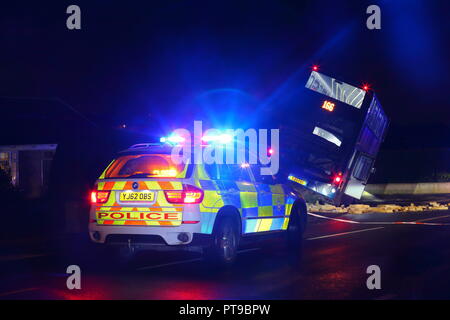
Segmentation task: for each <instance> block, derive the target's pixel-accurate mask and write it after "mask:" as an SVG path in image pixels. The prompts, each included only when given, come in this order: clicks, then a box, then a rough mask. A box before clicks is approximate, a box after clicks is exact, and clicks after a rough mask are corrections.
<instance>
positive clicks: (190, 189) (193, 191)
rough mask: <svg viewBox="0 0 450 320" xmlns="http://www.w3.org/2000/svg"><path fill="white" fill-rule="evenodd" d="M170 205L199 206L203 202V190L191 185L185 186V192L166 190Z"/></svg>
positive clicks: (165, 193)
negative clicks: (191, 204)
mask: <svg viewBox="0 0 450 320" xmlns="http://www.w3.org/2000/svg"><path fill="white" fill-rule="evenodd" d="M164 195H165V196H166V200H167V202H169V203H184V204H190V203H193V204H197V203H201V202H202V201H203V190H202V189H199V188H197V187H194V186H191V185H188V184H186V185H183V190H164Z"/></svg>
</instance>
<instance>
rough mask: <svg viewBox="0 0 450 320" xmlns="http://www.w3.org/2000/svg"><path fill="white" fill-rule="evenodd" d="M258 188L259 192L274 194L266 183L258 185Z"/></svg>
mask: <svg viewBox="0 0 450 320" xmlns="http://www.w3.org/2000/svg"><path fill="white" fill-rule="evenodd" d="M256 187H257V190H258V191H259V192H261V191H266V192H272V190H270V186H269V185H268V184H265V183H258V184H256Z"/></svg>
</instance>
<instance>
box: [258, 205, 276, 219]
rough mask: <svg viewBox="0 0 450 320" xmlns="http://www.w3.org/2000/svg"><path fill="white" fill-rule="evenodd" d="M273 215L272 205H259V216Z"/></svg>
mask: <svg viewBox="0 0 450 320" xmlns="http://www.w3.org/2000/svg"><path fill="white" fill-rule="evenodd" d="M270 216H273V207H272V206H260V207H258V217H270Z"/></svg>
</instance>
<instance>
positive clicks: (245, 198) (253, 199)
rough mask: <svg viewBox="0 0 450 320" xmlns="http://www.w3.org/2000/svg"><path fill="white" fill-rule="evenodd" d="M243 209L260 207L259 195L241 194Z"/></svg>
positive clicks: (254, 193)
mask: <svg viewBox="0 0 450 320" xmlns="http://www.w3.org/2000/svg"><path fill="white" fill-rule="evenodd" d="M240 197H241V207H242V208H256V207H258V194H257V193H256V192H240Z"/></svg>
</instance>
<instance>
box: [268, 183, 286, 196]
mask: <svg viewBox="0 0 450 320" xmlns="http://www.w3.org/2000/svg"><path fill="white" fill-rule="evenodd" d="M270 192H272V193H280V194H284V190H283V187H282V186H281V184H274V185H270Z"/></svg>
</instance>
